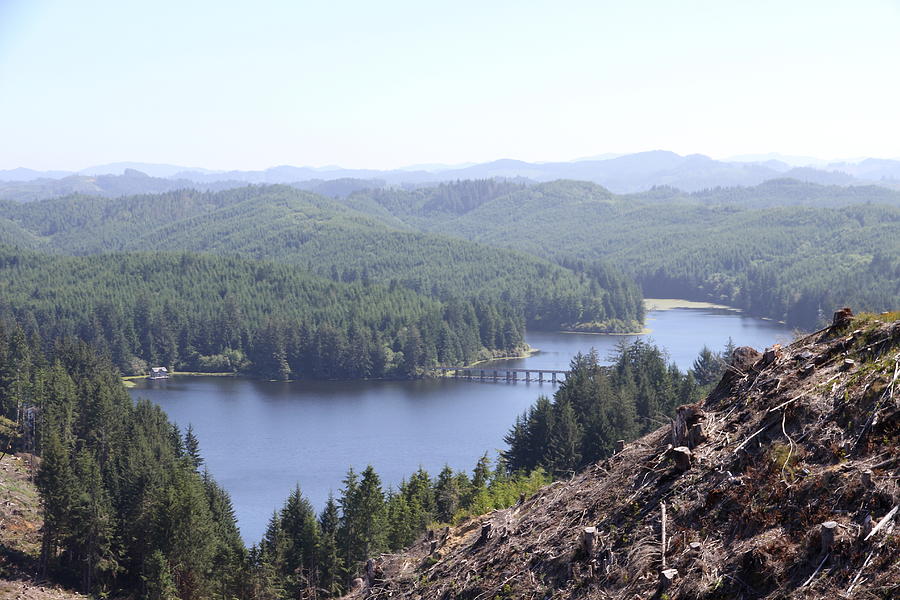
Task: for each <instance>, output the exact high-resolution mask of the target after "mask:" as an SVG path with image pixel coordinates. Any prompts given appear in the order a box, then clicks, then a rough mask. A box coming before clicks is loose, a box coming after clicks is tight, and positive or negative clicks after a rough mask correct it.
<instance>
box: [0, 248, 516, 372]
mask: <svg viewBox="0 0 900 600" xmlns="http://www.w3.org/2000/svg"><path fill="white" fill-rule="evenodd" d="M0 275H2V280H0V290H2V299H0V318H2V317H7V318H12V319H16V320H17V321H18V322H20V323H22V325H23V327H24V328H25V330H26V331H27V332H29V333H34V334H36V335H38V336H39V337H41V338H43V339H58V338H67V337H74V338H78V339H81V340H84V341H85V342H87V343H89V344H91V345H92V346H94V347H95V348H97V349H98V350H99V351H100V352H101V353H103V354H105V355H107V356H109V357H110V358H111V360H112V361H113V363H114V364H116V365H117V366H118V367H119V368H120V369H122V371H123V372H124V373H141V372H145V371H146V369H147V367H148V366H156V365H165V366H169V367H175V368H177V369H180V370H190V371H203V372H243V373H250V374H253V375H257V376H261V377H267V378H272V379H288V378H301V377H302V378H368V377H409V376H415V375H417V374H418V373H420V372H421V370H422V369H424V368H427V367H429V366H432V365H437V364H444V365H453V364H464V363H469V362H473V361H476V360H480V359H484V358H488V357H491V356H494V355H509V354H515V353H519V352H521V351H522V349H523V348H524V327H525V322H524V321H525V319H524V316H523V315H522V313H521V311H520V310H517V309H515V308H514V307H512V306H510V305H508V304H506V303H503V302H500V301H498V300H496V299H491V298H474V299H468V300H466V299H460V298H448V299H446V300H444V301H439V300H434V299H431V298H429V297H426V296H423V295H422V294H418V293H416V292H414V291H412V290H410V289H408V288H405V287H403V286H383V285H378V284H375V283H372V282H365V281H356V282H352V283H347V282H335V281H331V280H328V279H324V278H321V277H316V276H313V275H309V274H308V273H306V272H304V271H303V270H301V269H298V268H296V267H292V266H289V265H284V264H279V263H268V262H260V261H248V260H243V259H238V258H234V257H215V256H209V255H195V254H189V253H147V254H108V255H100V256H95V257H62V256H51V255H42V254H36V253H24V252H21V251H16V250H7V251H3V250H0Z"/></svg>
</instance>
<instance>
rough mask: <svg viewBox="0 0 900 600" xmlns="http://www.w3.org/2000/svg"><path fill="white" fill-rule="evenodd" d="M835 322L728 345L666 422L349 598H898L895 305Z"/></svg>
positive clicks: (443, 536)
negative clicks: (711, 380) (706, 380)
mask: <svg viewBox="0 0 900 600" xmlns="http://www.w3.org/2000/svg"><path fill="white" fill-rule="evenodd" d="M835 318H836V321H835V322H836V324H835V326H833V327H831V328H829V329H827V330H825V331H822V332H818V333H816V334H813V335H810V336H808V337H805V338H802V339H798V340H797V341H796V342H794V343H793V344H791V345H790V346H788V347H785V348H777V347H776V348H773V349H769V350H768V351H766V352H765V353H763V354H760V353H758V352H756V351H754V350H752V349H749V348H741V349H738V350H737V351H736V352H735V357H734V359H733V362H732V366H731V368H730V371H729V372H728V373H727V374H726V375H725V377H724V378H723V379H722V381H721V382H720V383H719V385H718V387H717V388H716V389H715V390H714V391H713V392H712V393H711V394H710V396H709V397H708V398H707V399H706V400H705V401H704V402H703V403H702V404H700V405H697V406H686V407H682V408H680V409H679V413H678V418H677V419H676V420H675V421H673V423H672V425H671V426H668V427H664V428H661V429H659V430H658V431H656V432H655V433H652V434H650V435H647V436H645V437H643V438H641V439H639V440H637V441H635V442H633V443H631V444H628V445H627V446H626V447H625V448H624V450H623V451H621V452H619V453H618V454H616V455H615V456H613V457H612V458H610V459H608V460H606V461H603V462H602V463H598V464H596V465H594V466H593V467H592V468H590V469H588V470H587V471H585V472H583V473H581V474H579V475H577V476H576V477H574V478H573V479H572V480H570V481H565V482H557V483H554V484H552V485H550V486H548V487H546V488H544V489H543V490H541V491H540V492H538V493H537V494H535V495H534V496H532V497H531V498H528V499H527V500H525V501H524V502H523V503H521V504H520V505H519V506H516V507H513V508H510V509H506V510H499V511H495V512H493V513H490V514H488V515H485V516H483V517H481V518H480V519H476V520H471V521H469V522H466V523H462V524H460V525H459V526H457V527H454V528H451V529H447V530H442V531H435V532H430V533H429V536H428V537H426V539H424V540H423V541H422V542H420V543H419V544H418V545H416V546H415V547H412V548H410V549H409V550H408V551H407V552H406V553H404V554H401V555H390V556H383V557H380V558H379V559H376V560H375V561H374V562H373V563H372V564H371V565H370V568H369V576H368V578H367V579H368V582H366V583H364V584H362V585H363V586H364V588H363V589H358V590H357V591H356V592H354V593H353V594H352V595H355V596H357V597H365V598H372V599H382V598H429V599H431V598H434V599H438V598H447V599H449V598H459V599H470V600H475V599H478V600H481V599H486V600H498V599H506V598H535V599H538V598H541V599H542V598H597V599H601V598H602V599H629V600H630V599H635V598H660V599H663V598H665V599H676V598H686V599H687V598H691V599H694V598H698V599H699V598H703V599H726V598H727V599H740V598H744V599H749V598H773V599H774V598H810V599H812V598H815V599H819V598H880V599H897V598H900V526H898V525H897V522H898V521H900V515H898V508H897V507H898V504H900V485H898V476H900V475H898V474H900V464H898V461H900V390H898V389H897V388H898V387H900V381H898V370H900V366H898V365H900V321H896V319H898V318H900V313H893V314H890V315H882V316H880V317H873V316H864V317H856V318H852V319H851V318H848V317H847V316H846V314H843V315H841V314H839V315H836V317H835ZM688 449H689V454H688V453H686V452H685V451H686V450H688ZM664 511H665V512H664ZM663 514H665V521H664V523H665V533H663ZM591 527H593V528H595V529H594V530H591V529H586V528H591Z"/></svg>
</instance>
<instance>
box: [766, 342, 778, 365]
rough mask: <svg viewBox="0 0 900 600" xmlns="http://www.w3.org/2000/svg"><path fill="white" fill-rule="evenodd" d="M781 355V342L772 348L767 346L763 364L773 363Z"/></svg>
mask: <svg viewBox="0 0 900 600" xmlns="http://www.w3.org/2000/svg"><path fill="white" fill-rule="evenodd" d="M779 356H781V344H775V345H774V346H772V347H771V348H766V351H765V352H764V353H763V357H762V364H763V366H768V365H771V364H772V363H774V362H775V361H776V360H778V357H779Z"/></svg>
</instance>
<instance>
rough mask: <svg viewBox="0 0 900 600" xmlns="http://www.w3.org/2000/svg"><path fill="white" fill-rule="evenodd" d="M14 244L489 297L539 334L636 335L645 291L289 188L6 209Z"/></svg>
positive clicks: (606, 275) (439, 295) (8, 238)
mask: <svg viewBox="0 0 900 600" xmlns="http://www.w3.org/2000/svg"><path fill="white" fill-rule="evenodd" d="M3 208H5V209H6V210H5V212H4V214H5V215H6V217H7V219H8V221H7V222H6V225H5V227H3V226H0V236H3V237H2V240H4V241H5V242H6V243H8V244H10V245H15V246H18V247H21V248H28V249H33V250H42V251H46V252H56V253H65V254H94V253H101V252H145V251H172V250H180V251H189V252H200V253H215V254H228V255H230V254H240V256H241V257H242V258H245V259H258V260H275V261H278V262H284V263H288V264H292V265H297V266H300V267H303V268H305V269H306V270H308V271H310V272H312V273H314V274H317V275H320V276H324V277H329V278H331V279H332V280H335V281H342V282H356V281H363V282H365V281H375V282H382V283H384V284H387V285H395V286H397V285H399V286H402V287H406V288H409V289H411V290H414V291H416V292H420V293H423V294H426V295H429V296H431V297H433V298H436V299H439V300H447V299H450V298H459V297H462V298H466V299H473V298H488V299H491V300H494V301H500V300H502V301H503V302H504V303H506V304H508V305H510V306H511V307H512V309H513V310H516V311H519V312H520V313H521V314H522V316H523V318H524V319H525V320H526V321H527V323H528V324H529V326H531V327H537V328H560V327H563V328H565V327H571V326H576V325H579V324H585V325H587V326H589V327H591V328H593V329H595V330H598V331H604V330H607V331H634V330H636V329H638V328H639V324H640V322H641V321H642V320H643V305H642V302H641V296H640V292H639V290H638V288H637V287H636V286H635V285H634V284H633V283H632V282H630V281H629V280H628V279H626V278H624V277H623V276H621V275H619V274H618V273H616V272H614V271H613V270H611V269H609V268H607V267H605V266H603V265H591V268H590V269H584V270H581V271H579V272H574V271H573V270H571V269H567V268H564V267H561V266H559V265H557V264H554V263H551V262H549V261H547V260H545V259H541V258H537V257H534V256H528V255H524V254H522V253H518V252H513V251H510V250H504V249H498V248H492V247H489V246H485V245H480V244H476V243H472V242H469V241H464V240H460V239H452V238H448V237H444V236H439V235H433V234H428V233H422V232H419V231H415V230H413V229H411V228H410V227H408V226H406V225H403V224H398V223H397V222H396V219H394V223H389V222H387V221H386V220H385V219H383V218H379V217H377V216H372V215H369V214H365V213H363V212H360V211H358V210H355V209H352V208H349V207H347V206H345V205H344V204H342V203H340V202H337V201H335V200H331V199H328V198H324V197H322V196H317V195H315V194H311V193H308V192H302V191H299V190H295V189H292V188H289V187H286V186H274V187H249V188H241V189H237V190H229V191H225V192H219V193H205V192H195V191H180V192H173V193H169V194H162V195H157V196H134V197H127V198H119V199H105V198H95V197H87V196H74V197H70V198H63V199H56V200H47V201H44V202H33V203H29V204H16V203H7V204H6V205H5V206H3Z"/></svg>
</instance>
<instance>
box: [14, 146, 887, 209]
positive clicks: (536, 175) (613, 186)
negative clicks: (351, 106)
mask: <svg viewBox="0 0 900 600" xmlns="http://www.w3.org/2000/svg"><path fill="white" fill-rule="evenodd" d="M138 175H148V176H149V179H144V180H142V181H139V180H137V176H138ZM110 177H113V178H114V177H124V178H126V181H121V182H120V181H118V180H116V179H110ZM779 177H789V178H793V179H798V180H800V181H808V182H814V183H821V184H839V185H860V184H869V183H878V184H881V185H888V186H900V160H892V159H877V158H865V159H860V160H858V161H843V162H830V163H829V162H827V161H824V160H820V159H815V158H810V157H792V156H784V155H780V154H766V155H745V156H738V157H734V158H732V159H729V160H715V159H712V158H709V157H708V156H704V155H701V154H692V155H688V156H681V155H679V154H676V153H674V152H668V151H663V150H653V151H649V152H639V153H635V154H626V155H616V154H601V155H597V156H594V157H586V158H580V159H576V160H573V161H567V162H526V161H520V160H514V159H500V160H495V161H491V162H486V163H479V164H466V165H455V166H454V165H437V164H427V165H416V166H410V167H403V168H399V169H392V170H377V169H345V168H341V167H336V166H329V167H296V166H291V165H280V166H275V167H271V168H268V169H264V170H256V171H253V170H250V171H215V170H209V169H200V168H193V167H181V166H177V165H167V164H147V163H137V162H119V163H111V164H107V165H99V166H94V167H89V168H86V169H82V170H81V171H78V172H68V171H34V170H31V169H27V168H16V169H11V170H6V171H0V182H2V183H0V198H6V199H15V200H26V201H27V200H34V199H41V198H49V197H56V196H62V195H66V194H68V193H74V192H80V193H94V194H98V195H106V196H116V195H122V194H129V193H131V194H134V193H148V192H161V191H170V190H173V189H181V188H185V187H194V188H199V189H226V188H230V187H239V186H240V185H244V184H248V183H252V184H281V183H286V184H297V183H301V182H310V181H316V182H325V181H334V180H339V179H363V180H369V181H376V180H377V181H378V182H380V185H391V186H398V185H399V186H403V185H406V186H411V185H424V184H433V183H439V182H442V181H455V180H458V179H460V180H461V179H491V178H505V179H515V180H528V181H532V182H546V181H553V180H556V179H575V180H582V181H590V182H592V183H597V184H600V185H602V186H604V187H606V188H608V189H609V190H610V191H613V192H615V193H634V192H641V191H645V190H648V189H650V188H652V187H654V186H661V185H665V186H672V187H675V188H678V189H680V190H683V191H687V192H692V191H697V190H702V189H707V188H715V187H733V186H752V185H757V184H760V183H762V182H764V181H768V180H770V179H775V178H779ZM156 180H160V181H156ZM303 189H311V188H310V187H309V186H303Z"/></svg>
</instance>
